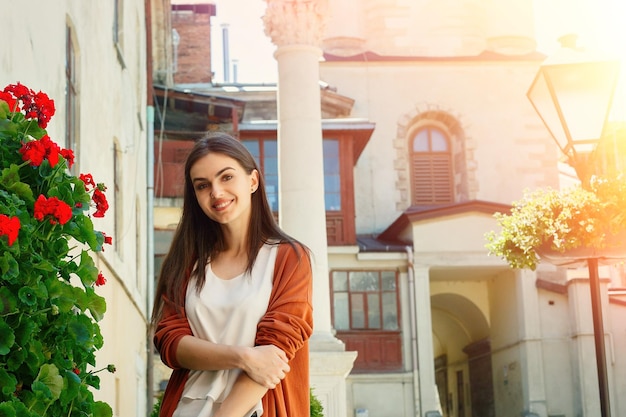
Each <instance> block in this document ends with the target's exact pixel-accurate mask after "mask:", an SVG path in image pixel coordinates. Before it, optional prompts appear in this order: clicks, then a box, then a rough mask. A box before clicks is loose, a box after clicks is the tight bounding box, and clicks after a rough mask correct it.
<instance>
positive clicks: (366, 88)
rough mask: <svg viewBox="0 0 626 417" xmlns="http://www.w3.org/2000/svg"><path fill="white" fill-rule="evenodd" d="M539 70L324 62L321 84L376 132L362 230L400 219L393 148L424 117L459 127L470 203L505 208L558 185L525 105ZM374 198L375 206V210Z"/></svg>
mask: <svg viewBox="0 0 626 417" xmlns="http://www.w3.org/2000/svg"><path fill="white" fill-rule="evenodd" d="M539 64H540V61H524V60H516V61H477V60H467V61H442V62H425V61H422V62H420V61H415V62H400V61H397V62H393V61H391V60H390V61H388V62H362V63H345V62H322V63H321V64H320V66H321V68H320V74H321V78H322V80H323V81H325V82H327V83H329V84H330V85H331V86H333V87H337V92H338V93H340V94H342V95H346V96H348V97H351V98H353V99H354V100H355V105H354V109H353V113H352V115H351V116H353V117H362V118H366V119H368V120H370V121H371V122H374V123H375V124H376V129H375V130H374V133H373V134H372V137H371V139H370V141H369V143H368V146H367V147H366V148H365V150H364V151H363V154H362V155H361V157H360V158H359V161H358V163H357V166H356V168H355V179H354V182H355V195H356V221H357V230H359V232H361V233H380V232H381V231H382V230H384V229H385V228H386V227H387V226H388V225H389V224H390V223H391V222H392V221H393V220H395V218H396V217H397V216H398V215H399V214H400V211H399V210H398V208H397V207H396V204H394V203H397V202H399V200H400V199H401V198H405V197H400V196H398V191H397V190H396V185H397V182H398V173H397V170H398V169H399V167H397V166H396V164H397V161H396V154H395V152H396V150H395V149H394V146H393V141H394V140H395V139H396V138H398V134H399V132H398V131H399V128H400V127H401V126H405V125H407V124H410V120H409V121H407V120H406V119H407V118H409V119H412V118H413V117H415V116H417V115H419V113H421V112H424V111H427V110H440V111H443V112H446V113H448V114H449V115H451V116H452V117H453V118H454V119H456V121H457V122H458V123H459V124H460V128H461V132H462V134H463V136H464V143H465V146H466V148H467V150H466V154H465V160H466V162H467V164H468V167H469V170H470V171H472V175H473V177H472V178H473V179H472V183H471V184H469V186H470V195H469V199H470V200H471V199H478V200H486V201H493V202H500V203H507V204H508V203H510V202H511V201H513V200H517V199H519V198H520V197H521V196H522V193H523V190H524V188H527V187H530V188H536V187H538V186H543V185H546V184H554V185H557V180H558V175H557V167H556V165H555V163H556V162H555V161H556V158H557V156H558V155H557V149H556V147H555V146H554V144H553V141H552V139H550V137H549V136H548V134H547V132H546V130H545V129H544V128H543V126H542V125H541V120H540V119H539V118H538V117H537V115H536V113H535V112H534V110H533V108H532V106H531V104H530V102H529V101H528V99H527V98H526V91H527V90H528V87H529V86H530V84H531V82H532V80H533V77H534V75H535V73H536V72H537V68H538V66H539ZM399 139H407V140H408V138H399ZM371 195H376V196H377V197H378V198H377V202H379V203H378V204H375V205H374V206H372V202H371V201H370V196H371ZM383 203H384V204H383ZM406 203H407V204H404V207H407V206H408V202H406ZM401 206H402V205H401Z"/></svg>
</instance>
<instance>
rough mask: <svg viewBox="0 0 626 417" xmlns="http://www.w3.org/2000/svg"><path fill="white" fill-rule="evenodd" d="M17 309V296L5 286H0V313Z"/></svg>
mask: <svg viewBox="0 0 626 417" xmlns="http://www.w3.org/2000/svg"><path fill="white" fill-rule="evenodd" d="M16 309H17V298H15V295H13V293H12V292H11V291H10V290H9V288H7V287H0V314H1V315H4V314H7V313H10V312H13V311H15V310H16Z"/></svg>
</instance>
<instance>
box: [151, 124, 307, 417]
mask: <svg viewBox="0 0 626 417" xmlns="http://www.w3.org/2000/svg"><path fill="white" fill-rule="evenodd" d="M311 297H312V272H311V264H310V258H309V253H308V250H307V249H306V247H304V246H303V245H302V244H300V243H299V242H297V241H295V240H294V239H292V238H291V237H289V236H288V235H286V234H285V233H284V232H283V231H282V230H280V228H279V227H278V226H277V225H276V222H275V221H274V217H273V215H272V211H271V209H270V207H269V204H268V202H267V197H266V194H265V188H264V182H263V177H262V175H261V173H260V172H259V169H258V167H257V165H256V163H255V161H254V158H253V157H252V155H251V154H250V153H249V152H248V150H247V149H246V148H245V146H243V145H242V144H241V143H240V142H239V141H238V140H236V139H234V138H232V137H230V136H229V135H227V134H224V133H217V134H212V135H210V136H208V137H206V138H203V139H201V140H199V141H198V142H197V143H196V144H195V146H194V148H193V149H192V150H191V152H190V154H189V157H188V158H187V161H186V164H185V189H184V201H183V212H182V216H181V220H180V223H179V225H178V228H177V230H176V233H175V234H174V238H173V240H172V244H171V247H170V251H169V253H168V254H167V256H166V258H165V260H164V262H163V265H162V268H161V273H160V276H159V280H158V284H157V287H156V295H155V305H154V310H153V317H152V322H153V326H154V328H155V336H154V343H155V346H156V348H157V349H158V351H159V352H160V354H161V360H162V361H163V362H164V363H165V364H166V365H168V366H169V367H171V368H172V369H173V372H172V376H171V377H170V380H169V382H168V385H167V389H166V390H165V394H164V397H163V400H162V404H161V412H160V416H164V417H191V416H193V417H253V416H255V415H256V416H258V417H260V416H261V415H263V417H295V416H308V415H309V413H310V409H309V353H308V339H309V337H310V336H311V333H312V327H313V319H312V299H311Z"/></svg>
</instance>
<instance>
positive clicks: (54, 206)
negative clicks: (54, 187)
mask: <svg viewBox="0 0 626 417" xmlns="http://www.w3.org/2000/svg"><path fill="white" fill-rule="evenodd" d="M47 215H51V216H52V217H53V218H51V219H50V224H57V222H58V223H60V224H65V223H67V222H68V221H69V220H70V219H71V218H72V208H71V207H70V206H69V205H68V204H67V203H66V202H64V201H61V200H59V199H58V198H56V197H50V198H46V197H45V196H44V195H43V194H41V195H39V197H38V198H37V201H35V218H36V219H37V220H39V221H43V219H44V217H46V216H47Z"/></svg>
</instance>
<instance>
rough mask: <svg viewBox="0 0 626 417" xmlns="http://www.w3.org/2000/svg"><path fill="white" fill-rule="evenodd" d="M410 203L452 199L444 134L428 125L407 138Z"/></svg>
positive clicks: (448, 150) (445, 136) (451, 179)
mask: <svg viewBox="0 0 626 417" xmlns="http://www.w3.org/2000/svg"><path fill="white" fill-rule="evenodd" d="M410 145H411V146H410V152H411V184H412V191H413V192H412V203H413V205H415V206H430V205H437V204H447V203H452V202H454V188H453V172H452V152H451V149H450V141H449V140H448V137H447V135H446V134H445V133H444V132H443V131H442V130H440V129H438V128H435V127H432V126H429V127H425V128H422V129H420V130H418V131H417V133H416V134H415V136H413V138H412V139H411V144H410Z"/></svg>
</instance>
